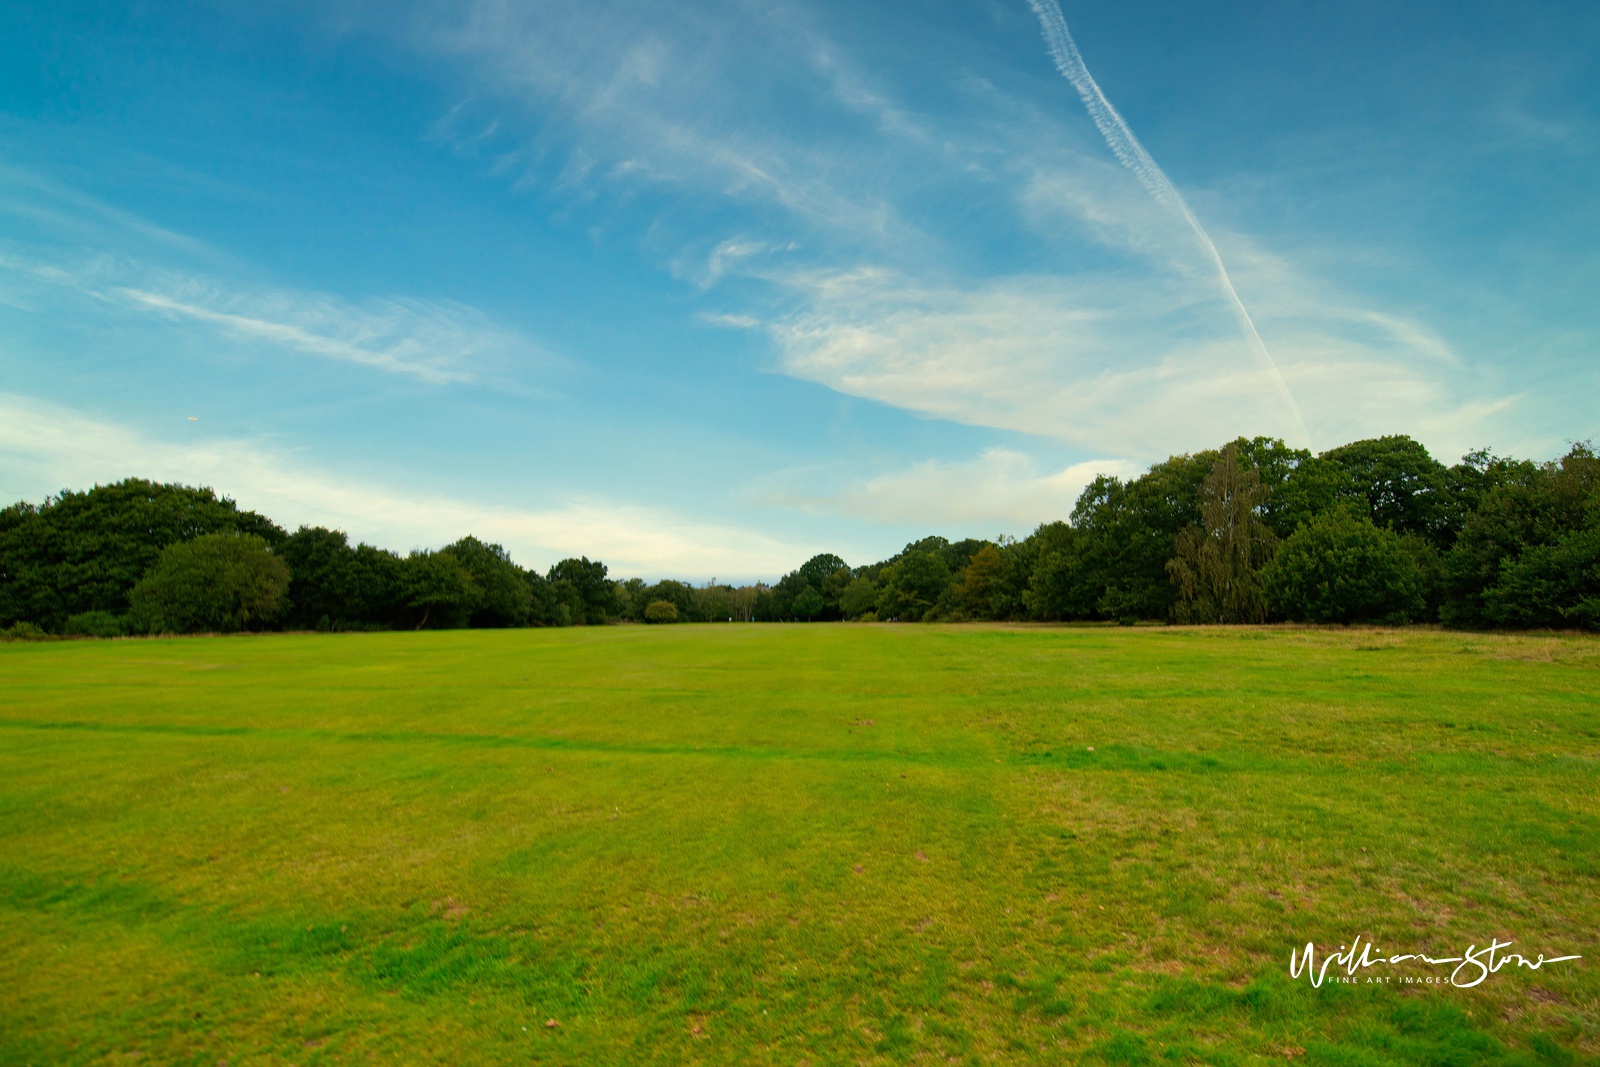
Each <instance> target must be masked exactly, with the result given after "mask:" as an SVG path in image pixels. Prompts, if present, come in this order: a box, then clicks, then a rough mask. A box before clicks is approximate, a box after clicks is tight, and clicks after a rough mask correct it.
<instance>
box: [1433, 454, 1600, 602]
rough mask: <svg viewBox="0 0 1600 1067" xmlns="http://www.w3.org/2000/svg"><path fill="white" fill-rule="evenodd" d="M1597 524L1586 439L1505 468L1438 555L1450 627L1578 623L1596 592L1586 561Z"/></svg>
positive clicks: (1597, 490) (1596, 462)
mask: <svg viewBox="0 0 1600 1067" xmlns="http://www.w3.org/2000/svg"><path fill="white" fill-rule="evenodd" d="M1597 527H1600V458H1597V457H1596V456H1595V454H1594V450H1593V449H1592V448H1591V447H1590V446H1589V445H1587V444H1580V445H1574V446H1573V447H1572V449H1571V450H1570V451H1569V452H1568V453H1567V454H1566V455H1565V456H1563V457H1562V458H1561V459H1560V460H1558V461H1556V462H1554V463H1546V464H1542V465H1538V466H1535V465H1533V464H1527V465H1523V466H1519V467H1516V468H1512V469H1510V470H1507V471H1503V472H1502V475H1501V478H1500V480H1499V483H1498V484H1496V485H1494V486H1492V487H1491V488H1490V489H1489V490H1488V491H1487V492H1486V493H1485V494H1484V495H1483V497H1482V499H1481V501H1480V502H1479V506H1478V508H1477V509H1476V510H1475V511H1473V512H1472V513H1471V514H1469V515H1468V516H1467V519H1466V521H1465V523H1464V524H1463V526H1462V530H1461V534H1460V536H1459V537H1457V538H1456V541H1455V544H1454V545H1453V546H1452V547H1451V549H1450V551H1449V553H1448V554H1447V555H1446V556H1445V560H1444V598H1443V603H1442V604H1441V606H1440V609H1439V616H1440V618H1441V619H1442V620H1443V621H1444V623H1445V624H1446V625H1448V626H1535V625H1536V626H1582V625H1587V624H1586V623H1585V622H1584V621H1583V620H1584V618H1585V617H1586V611H1587V609H1586V608H1585V607H1584V605H1585V603H1586V602H1589V601H1590V600H1591V598H1593V597H1595V596H1600V587H1597V586H1596V585H1595V584H1594V582H1595V579H1594V577H1593V571H1592V569H1590V568H1589V567H1588V565H1587V562H1586V561H1587V552H1588V547H1587V546H1588V545H1589V544H1590V541H1589V539H1588V536H1587V535H1588V532H1589V531H1592V530H1594V529H1596V528H1597Z"/></svg>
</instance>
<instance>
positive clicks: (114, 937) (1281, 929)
mask: <svg viewBox="0 0 1600 1067" xmlns="http://www.w3.org/2000/svg"><path fill="white" fill-rule="evenodd" d="M1597 758H1600V641H1597V640H1595V639H1592V638H1579V637H1550V636H1524V637H1515V636H1508V637H1501V636H1480V635H1462V634H1451V633H1441V632H1437V631H1427V630H1413V631H1318V630H1250V629H1225V630H1224V629H1213V630H1183V629H1132V630H1120V629H1043V628H1038V629H1034V628H1001V627H933V626H928V627H923V626H846V625H818V626H809V627H805V626H802V627H791V626H776V625H766V626H722V627H710V626H697V627H690V626H679V627H662V628H644V627H611V628H597V629H569V630H523V631H501V632H495V631H477V632H459V631H458V632H448V633H445V632H441V633H418V634H348V635H326V636H270V637H255V638H192V639H172V640H137V641H116V642H88V641H85V642H61V643H50V644H11V645H0V1061H3V1062H5V1063H38V1064H46V1063H49V1064H54V1063H131V1062H135V1061H138V1062H141V1063H147V1064H148V1063H196V1064H208V1065H214V1064H217V1063H219V1062H222V1061H226V1062H227V1063H228V1064H230V1065H237V1064H248V1063H293V1064H316V1063H366V1062H370V1061H377V1062H399V1063H430V1062H436V1063H524V1062H533V1063H552V1064H555V1063H561V1064H573V1065H589V1064H613V1063H662V1064H667V1063H674V1064H675V1063H707V1064H711V1063H718V1064H747V1063H748V1064H805V1063H810V1064H826V1063H874V1062H878V1063H905V1062H913V1063H946V1062H951V1063H988V1062H1003V1063H1049V1064H1061V1063H1074V1062H1079V1061H1086V1062H1107V1063H1170V1062H1176V1063H1216V1064H1230V1063H1264V1062H1280V1063H1281V1062H1286V1061H1292V1062H1298V1063H1315V1064H1363V1065H1364V1064H1450V1065H1463V1067H1465V1065H1473V1064H1499V1063H1505V1064H1538V1063H1552V1064H1560V1063H1590V1062H1594V1057H1595V1054H1596V1053H1597V1052H1600V975H1597V972H1596V968H1595V963H1596V962H1597V957H1600V945H1597V944H1596V940H1597V937H1596V934H1597V930H1600V892H1597V889H1600V881H1597V875H1600V788H1597V787H1600V773H1597V766H1600V765H1597ZM1357 934H1364V935H1366V936H1368V937H1371V938H1374V939H1376V941H1377V945H1378V948H1379V949H1382V950H1387V951H1402V950H1404V951H1408V952H1412V951H1423V952H1429V953H1431V954H1433V955H1436V956H1444V955H1459V954H1460V953H1461V951H1462V950H1463V949H1465V948H1466V947H1467V946H1468V945H1469V944H1477V945H1479V946H1482V945H1483V944H1485V943H1487V942H1488V940H1489V939H1490V938H1491V937H1495V936H1498V937H1499V939H1500V940H1501V941H1506V940H1515V942H1516V947H1517V948H1518V949H1522V950H1525V951H1527V952H1528V953H1529V954H1530V955H1533V954H1537V953H1540V952H1542V953H1544V954H1545V955H1548V956H1555V955H1566V954H1572V953H1578V954H1582V955H1584V956H1585V957H1588V958H1586V959H1584V960H1579V961H1573V962H1568V963H1563V964H1559V965H1549V966H1547V967H1546V968H1545V969H1544V970H1541V971H1538V972H1532V971H1527V970H1520V971H1519V970H1516V969H1508V970H1506V971H1503V972H1501V973H1499V974H1497V975H1495V976H1494V977H1492V978H1490V979H1488V980H1487V981H1485V982H1484V983H1483V984H1481V985H1479V986H1478V987H1476V988H1473V989H1456V988H1452V987H1449V986H1444V987H1440V986H1419V985H1412V986H1402V985H1396V984H1387V985H1371V984H1357V985H1349V984H1339V985H1335V984H1332V983H1331V982H1330V983H1328V984H1325V985H1324V986H1322V987H1321V988H1320V989H1313V988H1311V986H1310V985H1309V984H1308V983H1307V982H1306V981H1305V980H1304V979H1301V980H1300V981H1298V982H1292V981H1291V980H1290V979H1289V977H1288V974H1287V970H1288V959H1289V953H1290V950H1291V948H1292V947H1294V946H1297V945H1303V944H1304V943H1305V942H1306V941H1308V940H1313V939H1314V940H1316V941H1317V942H1318V943H1319V944H1321V945H1328V946H1329V947H1332V948H1337V947H1338V946H1339V945H1340V944H1343V943H1347V942H1348V941H1349V939H1350V938H1352V937H1354V936H1356V935H1357ZM1448 970H1449V968H1448V967H1446V968H1426V967H1422V968H1420V969H1418V968H1414V967H1410V966H1403V967H1395V968H1383V967H1379V968H1375V969H1372V970H1369V971H1367V972H1363V973H1364V974H1391V975H1401V974H1423V973H1444V972H1447V971H1448ZM1340 973H1342V972H1340ZM552 1022H553V1023H554V1024H555V1025H549V1023H552Z"/></svg>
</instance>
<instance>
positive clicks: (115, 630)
mask: <svg viewBox="0 0 1600 1067" xmlns="http://www.w3.org/2000/svg"><path fill="white" fill-rule="evenodd" d="M61 632H62V633H64V634H67V635H68V636H70V637H121V636H122V635H123V634H125V633H127V632H128V620H127V619H125V618H123V617H122V616H121V615H113V614H112V613H111V612H109V611H80V612H79V613H78V614H76V615H74V616H72V617H71V618H69V619H67V621H66V622H65V623H64V624H63V625H62V627H61Z"/></svg>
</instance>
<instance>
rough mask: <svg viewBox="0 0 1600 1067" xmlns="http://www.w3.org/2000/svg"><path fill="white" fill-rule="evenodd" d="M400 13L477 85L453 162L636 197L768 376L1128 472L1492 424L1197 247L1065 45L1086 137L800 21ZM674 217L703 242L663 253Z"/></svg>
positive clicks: (407, 26)
mask: <svg viewBox="0 0 1600 1067" xmlns="http://www.w3.org/2000/svg"><path fill="white" fill-rule="evenodd" d="M1035 7H1036V8H1041V9H1042V7H1043V5H1042V4H1040V3H1035ZM410 10H411V12H412V14H411V17H410V18H409V19H408V20H405V21H404V22H403V27H404V28H403V29H402V30H400V31H398V33H399V37H400V39H401V41H402V42H403V44H404V45H405V46H406V47H407V48H410V49H413V50H415V51H418V52H422V53H424V54H427V55H429V56H431V57H434V58H439V57H443V58H445V59H447V60H448V61H450V62H454V63H457V64H460V67H461V70H462V78H463V80H464V81H465V82H466V83H468V84H470V86H471V92H472V104H471V106H468V107H464V108H462V109H461V110H460V111H459V112H458V113H456V114H455V115H453V116H452V117H451V118H450V119H449V120H448V121H447V122H446V123H444V124H442V127H441V130H442V135H443V136H446V137H449V138H453V143H455V144H456V145H457V146H458V147H460V149H461V150H462V151H464V152H467V153H470V154H473V155H477V156H479V157H480V158H483V159H484V160H485V161H486V162H487V163H488V164H489V165H490V166H491V168H493V169H497V170H499V171H501V172H503V173H506V174H507V175H508V176H513V175H514V176H515V177H514V180H518V181H523V182H533V183H536V184H538V183H542V184H543V185H544V186H545V187H546V188H548V189H551V190H563V189H565V190H567V191H569V192H570V193H571V194H572V195H580V196H585V197H596V196H612V197H615V198H617V199H618V200H619V201H626V202H630V203H631V202H632V198H634V197H637V196H639V195H641V194H643V193H646V192H648V193H649V194H650V195H651V196H653V197H654V199H653V200H652V204H653V205H654V210H655V212H656V214H655V221H654V222H653V223H652V224H651V226H650V228H649V232H648V235H647V240H646V247H649V248H658V249H660V250H661V257H662V260H663V265H664V266H665V267H666V269H668V270H670V271H671V272H672V273H673V274H675V275H676V276H678V277H680V278H682V279H684V280H685V281H688V282H691V283H692V284H694V285H695V286H697V287H699V288H701V289H703V290H706V291H707V292H708V293H710V294H712V299H716V300H718V302H719V303H720V304H721V305H722V306H720V307H718V308H717V309H715V311H713V312H710V313H709V314H710V317H720V321H722V322H723V323H725V324H728V325H735V324H748V323H752V322H755V323H760V324H761V325H762V328H763V329H764V330H765V331H766V332H767V334H768V336H769V337H770V339H771V341H772V344H773V349H774V354H775V357H776V361H775V362H776V366H777V367H778V369H780V370H782V371H783V372H784V373H787V374H790V375H793V376H795V377H799V378H804V379H807V380H810V381H815V382H819V383H822V384H824V385H827V386H829V387H830V388H834V389H837V390H839V391H840V392H843V393H847V394H850V395H854V396H862V397H868V398H871V399H874V400H878V401H881V402H884V403H887V404H891V405H894V406H896V407H901V408H905V409H907V410H911V411H915V412H918V413H920V414H924V415H929V416H933V417H937V418H942V419H950V420H952V421H957V422H962V423H967V424H971V425H978V426H989V427H994V428H1000V429H1006V430H1015V431H1021V432H1024V433H1029V434H1037V435H1041V436H1046V437H1050V438H1052V439H1055V440H1057V441H1068V442H1071V443H1073V444H1074V445H1076V446H1079V447H1081V448H1083V449H1084V450H1086V451H1088V452H1089V453H1090V454H1102V455H1103V454H1111V455H1122V456H1137V457H1155V456H1159V455H1163V454H1166V453H1167V452H1169V451H1174V450H1183V449H1192V448H1197V447H1205V446H1208V445H1210V444H1214V443H1215V442H1216V441H1219V440H1225V439H1227V438H1229V437H1231V436H1234V435H1235V434H1238V433H1242V432H1251V433H1255V432H1260V433H1271V434H1274V435H1278V436H1283V437H1286V438H1288V439H1290V440H1291V441H1295V442H1297V443H1309V444H1312V445H1314V446H1317V447H1327V446H1329V445H1331V444H1335V443H1338V442H1339V441H1340V440H1342V439H1347V438H1348V437H1349V436H1362V435H1365V434H1370V433H1377V432H1393V431H1395V430H1396V429H1402V430H1404V429H1410V430H1412V431H1413V432H1422V431H1423V430H1424V429H1426V428H1427V427H1430V426H1442V425H1454V426H1460V425H1465V424H1467V423H1470V422H1471V420H1472V419H1473V418H1475V417H1480V416H1481V417H1485V418H1492V417H1493V416H1492V415H1491V414H1489V413H1491V412H1496V411H1503V410H1505V398H1503V397H1496V396H1492V395H1490V396H1484V395H1481V394H1480V395H1474V393H1473V390H1474V389H1476V388H1479V387H1480V386H1481V383H1479V382H1477V381H1474V380H1471V379H1469V378H1466V377H1465V376H1463V375H1462V374H1461V373H1460V372H1459V363H1460V360H1459V357H1457V356H1455V355H1454V353H1453V352H1452V351H1451V348H1450V344H1449V342H1448V341H1446V340H1445V339H1444V338H1443V337H1441V336H1440V335H1439V334H1438V332H1437V331H1434V330H1432V329H1430V328H1429V327H1428V326H1427V325H1426V324H1424V323H1421V322H1419V321H1416V320H1415V319H1414V318H1413V317H1409V316H1408V315H1407V314H1405V313H1402V312H1400V311H1397V310H1395V309H1392V308H1386V307H1383V306H1379V305H1374V304H1372V303H1371V302H1370V301H1366V302H1363V301H1362V300H1360V299H1357V298H1356V297H1354V296H1353V295H1351V294H1349V293H1347V292H1341V291H1340V290H1339V288H1338V287H1337V286H1333V285H1330V284H1328V283H1327V282H1325V281H1324V280H1322V279H1318V278H1316V277H1314V276H1313V275H1312V273H1311V272H1310V270H1309V269H1308V268H1306V267H1305V266H1299V267H1291V266H1289V265H1288V263H1287V261H1286V260H1285V259H1284V257H1283V256H1282V254H1277V255H1274V254H1272V253H1269V252H1267V251H1265V250H1264V242H1263V241H1262V240H1261V239H1260V238H1251V237H1248V236H1246V235H1241V234H1239V233H1236V232H1232V231H1230V230H1229V229H1228V228H1227V227H1225V226H1221V225H1216V224H1213V225H1212V226H1210V227H1209V228H1207V227H1202V226H1201V225H1200V223H1199V222H1198V220H1197V218H1196V216H1195V213H1194V211H1193V210H1191V208H1190V206H1189V203H1190V200H1191V199H1193V198H1192V197H1189V196H1186V195H1185V194H1184V193H1182V192H1180V191H1179V190H1178V188H1177V187H1176V185H1174V184H1173V183H1172V182H1171V180H1170V179H1169V178H1168V177H1167V176H1166V174H1165V172H1163V171H1162V170H1161V168H1160V167H1159V166H1157V165H1156V164H1155V161H1154V160H1153V159H1152V158H1151V157H1150V155H1149V153H1148V152H1146V151H1144V149H1143V146H1142V145H1140V144H1139V143H1138V141H1137V140H1136V139H1135V138H1134V137H1133V135H1132V133H1131V131H1130V130H1129V129H1128V128H1127V124H1126V123H1125V122H1123V121H1122V120H1121V118H1120V116H1119V115H1117V114H1116V112H1115V110H1114V109H1113V108H1112V107H1111V105H1110V103H1109V101H1107V100H1105V98H1104V94H1103V93H1101V92H1100V91H1099V89H1098V86H1097V85H1095V84H1094V82H1093V79H1092V78H1091V77H1089V75H1088V72H1087V69H1086V68H1084V66H1083V64H1082V61H1081V57H1078V56H1077V52H1076V46H1075V45H1073V44H1072V42H1070V39H1065V40H1066V45H1062V42H1061V41H1058V40H1056V39H1055V38H1051V40H1052V42H1053V43H1054V44H1056V45H1058V46H1060V47H1057V48H1056V49H1055V50H1056V52H1057V56H1056V58H1057V59H1058V61H1060V60H1062V59H1063V57H1065V60H1064V61H1065V62H1066V66H1065V67H1063V69H1064V70H1066V71H1068V73H1069V76H1074V75H1075V76H1076V77H1075V80H1074V85H1075V86H1076V87H1078V88H1079V90H1080V92H1081V93H1083V94H1084V99H1085V100H1086V101H1088V102H1090V104H1091V108H1090V116H1089V117H1091V118H1093V119H1094V122H1090V121H1086V120H1085V116H1084V115H1083V114H1082V113H1074V112H1073V111H1072V110H1071V109H1066V108H1063V107H1061V106H1060V103H1059V100H1060V97H1059V93H1055V92H1053V91H1049V83H1048V82H1043V81H1042V80H1040V79H1037V78H1035V79H1033V80H1031V81H1024V82H1022V83H1021V84H1024V85H1034V86H1037V87H1039V88H1040V89H1041V91H1040V92H1039V93H1037V94H1024V93H1021V92H1020V91H1019V88H1018V85H1019V83H1018V81H1017V80H1016V79H1015V77H1010V78H1008V79H1006V80H1005V81H1004V82H1002V81H997V80H996V79H994V78H991V77H988V76H987V72H986V71H985V70H984V69H983V63H982V60H980V59H979V58H978V57H977V56H976V55H974V56H973V57H972V59H971V64H970V65H969V66H966V67H962V66H960V65H956V66H954V67H951V68H949V69H947V70H946V71H944V72H930V71H927V70H922V69H916V68H911V69H910V71H909V73H908V71H907V70H906V69H901V70H898V71H897V72H896V73H895V74H894V75H893V76H891V75H889V74H887V73H885V72H883V71H879V70H875V69H873V68H872V67H871V65H870V64H869V63H866V62H863V61H862V60H860V59H859V58H857V57H856V56H855V55H853V54H852V52H851V50H850V49H849V48H848V47H845V46H844V45H842V44H841V43H840V42H838V41H836V40H833V39H831V38H830V37H829V36H828V35H827V34H826V33H825V32H823V31H822V30H821V29H819V28H818V26H819V25H820V20H819V19H817V18H815V17H813V15H814V13H813V12H812V11H811V10H810V9H808V8H807V7H805V6H799V7H792V8H784V9H782V10H779V9H768V8H762V7H753V6H749V5H742V4H737V3H729V4H717V3H712V4H707V5H698V6H695V7H694V8H693V9H690V10H682V9H674V11H673V12H672V14H671V15H670V17H669V16H668V15H666V14H665V13H663V12H662V11H661V10H660V9H656V8H650V7H647V6H643V5H638V4H634V3H630V2H617V3H609V4H600V5H598V6H597V5H594V4H581V5H580V4H576V3H568V2H565V0H553V2H550V3H541V4H537V5H524V4H515V3H505V2H501V0H479V2H476V3H469V4H467V5H466V6H465V7H458V6H455V5H441V4H434V3H431V2H429V0H422V2H421V3H418V4H417V5H415V6H414V7H413V8H411V9H410ZM1046 14H1048V12H1046ZM1046 25H1047V29H1048V28H1049V27H1050V26H1051V25H1053V23H1051V22H1050V20H1049V19H1048V18H1047V19H1046ZM1058 28H1059V29H1062V30H1063V31H1064V25H1063V26H1062V27H1058ZM1057 36H1058V37H1059V36H1060V35H1059V34H1058V35H1057ZM1068 46H1070V47H1068ZM1026 62H1027V61H1026V60H1025V59H1024V58H1022V57H1020V56H1019V58H1018V60H1017V63H1018V64H1019V65H1022V64H1025V63H1026ZM908 78H909V79H910V80H909V81H908V80H907V79H908ZM1080 82H1081V84H1079V83H1080ZM912 99H917V100H929V99H937V100H939V101H940V103H941V106H940V107H939V108H937V109H927V108H922V107H918V106H916V105H914V104H912V103H910V102H908V101H910V100H912ZM1097 124H1098V125H1097ZM519 131H524V132H520V133H519ZM1101 134H1104V136H1105V138H1106V140H1105V142H1102V139H1101V136H1100V135H1101ZM1106 144H1109V145H1110V148H1111V150H1112V152H1111V153H1108V152H1107V149H1106ZM1114 153H1115V154H1117V155H1116V156H1114V155H1113V154H1114ZM1119 157H1126V159H1124V162H1127V163H1129V165H1130V167H1131V172H1130V171H1129V170H1124V169H1123V168H1121V167H1119V166H1118V165H1117V162H1116V159H1117V158H1119ZM1141 182H1142V183H1143V185H1141ZM1147 190H1148V191H1153V192H1154V193H1156V194H1157V195H1156V196H1154V197H1153V198H1152V197H1151V196H1150V195H1149V193H1148V192H1147ZM1201 194H1202V195H1203V196H1206V197H1210V198H1212V199H1213V200H1214V199H1215V198H1216V197H1217V193H1216V192H1215V191H1213V190H1202V191H1201ZM956 204H959V205H961V210H959V211H952V210H951V205H956ZM1163 205H1164V206H1163ZM685 214H688V215H690V216H692V217H693V218H694V219H695V220H696V224H695V225H694V226H692V227H687V229H688V230H689V231H692V236H684V237H682V238H681V239H675V238H674V237H673V236H672V235H673V234H674V233H677V232H679V227H678V226H677V220H678V219H680V218H681V217H682V216H684V215H685ZM719 231H720V233H719ZM708 234H714V235H716V236H714V237H711V238H708V237H707V236H706V235H708ZM674 240H677V243H676V244H674V243H673V242H674ZM997 247H1010V248H1013V249H1015V250H1016V251H1017V253H1018V258H1017V261H1016V262H1013V263H1007V262H1006V261H1004V260H1003V259H999V258H997V257H996V254H995V249H996V248H997ZM1224 251H1226V252H1227V254H1228V256H1229V258H1230V263H1229V265H1228V266H1227V267H1224V266H1223V253H1224ZM1023 260H1025V261H1026V262H1027V264H1028V269H1026V270H1023V269H1019V268H1020V267H1021V266H1022V261H1023ZM1219 280H1220V281H1219ZM752 282H754V283H757V284H756V286H755V287H752V286H751V285H750V284H749V283H752ZM730 283H737V284H734V285H730ZM735 294H736V295H735ZM1247 301H1248V304H1249V309H1248V310H1246V302H1247ZM1269 343H1270V345H1271V351H1270V352H1269V350H1268V347H1267V345H1268V344H1269ZM1301 409H1303V411H1302V410H1301ZM1473 413H1476V415H1475V414H1473ZM1444 443H1445V444H1447V445H1450V446H1453V445H1454V443H1455V442H1454V441H1453V440H1452V441H1450V442H1444Z"/></svg>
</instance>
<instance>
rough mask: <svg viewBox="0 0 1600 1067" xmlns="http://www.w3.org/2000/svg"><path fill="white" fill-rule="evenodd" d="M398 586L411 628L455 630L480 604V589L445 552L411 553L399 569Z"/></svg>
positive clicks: (455, 560)
mask: <svg viewBox="0 0 1600 1067" xmlns="http://www.w3.org/2000/svg"><path fill="white" fill-rule="evenodd" d="M400 588H401V591H402V593H403V595H404V596H405V606H406V607H407V608H408V609H409V616H410V618H409V619H408V621H411V622H412V623H413V625H412V629H415V630H425V629H428V628H429V627H432V628H433V629H435V630H454V629H459V628H461V627H463V626H466V625H467V624H468V623H469V622H471V621H472V615H473V613H474V612H476V611H477V610H478V609H479V608H480V607H481V606H482V605H483V588H482V587H481V586H479V585H478V583H477V582H475V581H473V580H472V572H471V571H469V570H467V568H466V566H465V565H463V564H462V562H461V561H460V560H459V559H457V558H456V557H455V556H453V555H451V554H450V553H448V552H413V553H411V555H410V556H408V557H407V558H406V560H405V565H404V566H403V567H402V568H401V571H400Z"/></svg>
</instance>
